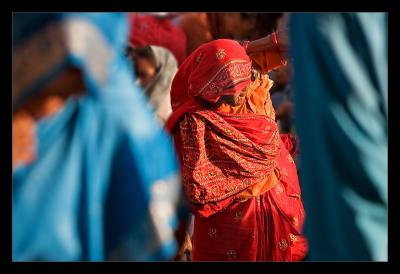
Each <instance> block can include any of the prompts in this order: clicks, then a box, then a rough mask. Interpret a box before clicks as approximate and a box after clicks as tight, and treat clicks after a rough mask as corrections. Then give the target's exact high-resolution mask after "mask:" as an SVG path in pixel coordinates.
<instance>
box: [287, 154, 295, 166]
mask: <svg viewBox="0 0 400 274" xmlns="http://www.w3.org/2000/svg"><path fill="white" fill-rule="evenodd" d="M287 158H288V161H289V163H291V164H292V163H294V161H293V158H292V156H290V154H288V155H287Z"/></svg>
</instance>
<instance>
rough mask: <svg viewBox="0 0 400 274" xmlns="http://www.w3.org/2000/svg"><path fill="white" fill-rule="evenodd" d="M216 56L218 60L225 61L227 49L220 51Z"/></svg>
mask: <svg viewBox="0 0 400 274" xmlns="http://www.w3.org/2000/svg"><path fill="white" fill-rule="evenodd" d="M215 55H216V56H217V58H218V60H221V59H224V57H225V56H226V53H225V49H219V50H218V51H217V52H216V53H215Z"/></svg>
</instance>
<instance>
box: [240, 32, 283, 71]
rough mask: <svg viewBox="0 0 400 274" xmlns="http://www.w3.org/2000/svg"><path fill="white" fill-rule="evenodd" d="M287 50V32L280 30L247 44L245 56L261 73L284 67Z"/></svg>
mask: <svg viewBox="0 0 400 274" xmlns="http://www.w3.org/2000/svg"><path fill="white" fill-rule="evenodd" d="M287 49H288V39H287V31H284V30H281V31H278V32H276V33H272V34H270V35H268V36H266V37H264V38H261V39H258V40H254V41H251V42H249V43H248V44H247V47H246V51H247V54H248V55H249V56H250V58H251V59H252V61H253V64H254V66H255V67H256V68H257V69H258V70H260V71H261V72H262V73H266V72H268V71H270V70H272V69H276V68H279V67H282V66H285V65H286V63H287V61H286V53H287Z"/></svg>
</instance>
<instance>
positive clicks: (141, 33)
mask: <svg viewBox="0 0 400 274" xmlns="http://www.w3.org/2000/svg"><path fill="white" fill-rule="evenodd" d="M177 16H179V14H175V13H130V14H129V20H130V26H131V29H130V33H129V38H128V39H129V44H130V45H131V46H132V47H138V48H140V47H144V46H148V45H154V46H160V47H163V48H166V49H168V50H169V51H171V52H172V53H173V55H174V56H175V58H176V60H177V61H178V66H179V65H180V64H182V62H183V61H184V60H185V58H186V45H187V40H186V35H185V33H184V32H183V30H182V29H181V28H179V27H177V26H175V25H174V24H173V23H172V20H173V18H174V17H177Z"/></svg>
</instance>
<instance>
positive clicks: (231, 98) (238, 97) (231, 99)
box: [221, 87, 249, 107]
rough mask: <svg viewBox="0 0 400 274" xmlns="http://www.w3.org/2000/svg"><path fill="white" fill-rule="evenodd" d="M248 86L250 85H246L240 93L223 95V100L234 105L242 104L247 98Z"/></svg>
mask: <svg viewBox="0 0 400 274" xmlns="http://www.w3.org/2000/svg"><path fill="white" fill-rule="evenodd" d="M248 88H249V87H245V88H244V89H242V90H241V91H240V92H239V93H237V94H234V95H224V96H222V97H221V101H222V102H224V103H226V104H228V105H230V106H232V107H236V106H240V105H241V104H243V103H244V101H245V99H246V94H247V91H248Z"/></svg>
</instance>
